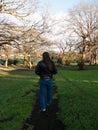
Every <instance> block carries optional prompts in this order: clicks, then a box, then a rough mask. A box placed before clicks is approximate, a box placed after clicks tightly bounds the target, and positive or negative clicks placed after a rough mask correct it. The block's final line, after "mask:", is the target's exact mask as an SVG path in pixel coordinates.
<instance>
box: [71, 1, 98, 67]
mask: <svg viewBox="0 0 98 130" xmlns="http://www.w3.org/2000/svg"><path fill="white" fill-rule="evenodd" d="M69 16H70V19H69V22H70V25H71V28H70V29H71V30H73V34H74V35H75V36H76V39H77V43H76V50H78V52H79V54H80V55H81V56H80V61H79V67H80V69H83V68H84V57H85V53H86V52H87V51H91V49H92V46H93V47H95V44H96V41H95V40H94V38H95V32H96V31H97V30H98V3H94V2H92V3H91V2H90V3H86V2H83V3H80V4H78V5H77V6H75V7H74V8H73V9H72V10H70V11H69Z"/></svg>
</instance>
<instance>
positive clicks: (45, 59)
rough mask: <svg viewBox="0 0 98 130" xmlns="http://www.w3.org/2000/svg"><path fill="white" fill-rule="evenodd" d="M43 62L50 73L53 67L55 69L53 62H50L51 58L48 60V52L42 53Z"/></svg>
mask: <svg viewBox="0 0 98 130" xmlns="http://www.w3.org/2000/svg"><path fill="white" fill-rule="evenodd" d="M43 61H44V63H45V64H46V66H47V68H48V69H49V70H50V71H53V69H54V67H55V64H54V62H53V61H52V60H51V58H50V56H49V53H48V52H44V53H43Z"/></svg>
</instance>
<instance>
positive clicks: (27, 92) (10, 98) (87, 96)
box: [0, 66, 98, 130]
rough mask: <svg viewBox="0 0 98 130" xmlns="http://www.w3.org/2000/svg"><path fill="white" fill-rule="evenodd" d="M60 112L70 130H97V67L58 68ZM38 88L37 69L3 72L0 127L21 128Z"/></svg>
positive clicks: (14, 129) (0, 94)
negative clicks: (83, 68) (81, 68)
mask: <svg viewBox="0 0 98 130" xmlns="http://www.w3.org/2000/svg"><path fill="white" fill-rule="evenodd" d="M55 84H56V85H57V91H58V95H57V96H59V108H60V111H59V113H57V115H58V118H60V119H61V120H62V121H63V123H64V124H65V125H66V129H67V130H98V66H88V67H87V68H86V70H83V71H79V70H77V68H75V67H61V68H58V74H57V75H56V76H55ZM38 89H39V87H38V77H37V76H36V75H35V74H34V71H23V70H22V71H9V72H6V71H0V130H21V128H22V125H23V122H24V121H25V119H26V118H27V117H28V116H29V115H30V114H31V111H32V107H33V106H34V102H35V100H36V97H35V92H36V91H37V90H38Z"/></svg>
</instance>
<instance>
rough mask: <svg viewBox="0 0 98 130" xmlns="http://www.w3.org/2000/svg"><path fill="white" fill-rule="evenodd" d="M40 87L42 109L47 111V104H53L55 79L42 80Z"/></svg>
mask: <svg viewBox="0 0 98 130" xmlns="http://www.w3.org/2000/svg"><path fill="white" fill-rule="evenodd" d="M39 85H40V105H41V109H46V106H47V104H51V102H52V87H53V79H50V80H44V79H41V80H40V82H39Z"/></svg>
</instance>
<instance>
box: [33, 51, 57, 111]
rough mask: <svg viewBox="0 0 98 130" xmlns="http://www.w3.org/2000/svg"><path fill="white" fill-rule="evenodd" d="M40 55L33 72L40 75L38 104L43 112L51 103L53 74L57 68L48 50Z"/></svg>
mask: <svg viewBox="0 0 98 130" xmlns="http://www.w3.org/2000/svg"><path fill="white" fill-rule="evenodd" d="M42 57H43V58H42V60H41V61H39V62H38V63H37V66H36V68H35V73H36V74H37V75H39V77H40V80H39V86H40V106H41V111H43V112H45V111H46V109H47V105H50V104H51V103H52V88H53V75H54V74H57V68H56V66H55V63H54V62H53V61H52V60H51V58H50V55H49V53H48V52H44V53H43V55H42Z"/></svg>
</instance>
